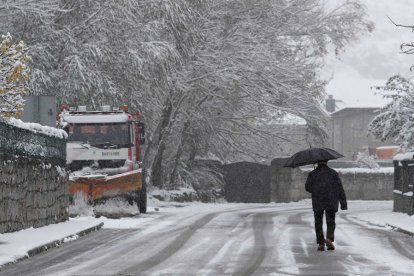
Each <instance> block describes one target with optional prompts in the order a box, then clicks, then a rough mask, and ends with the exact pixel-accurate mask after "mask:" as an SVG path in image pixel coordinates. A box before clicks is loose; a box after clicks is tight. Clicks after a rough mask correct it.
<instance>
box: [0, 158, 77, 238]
mask: <svg viewBox="0 0 414 276" xmlns="http://www.w3.org/2000/svg"><path fill="white" fill-rule="evenodd" d="M0 164H1V165H0V233H5V232H13V231H17V230H21V229H24V228H29V227H40V226H44V225H48V224H51V223H57V222H61V221H65V220H67V219H68V209H67V208H68V206H69V195H68V186H67V185H68V173H67V171H66V169H65V167H64V165H65V164H64V162H63V163H62V162H61V164H57V163H56V164H52V163H45V162H42V161H40V160H36V159H31V158H26V157H17V156H15V155H9V154H0Z"/></svg>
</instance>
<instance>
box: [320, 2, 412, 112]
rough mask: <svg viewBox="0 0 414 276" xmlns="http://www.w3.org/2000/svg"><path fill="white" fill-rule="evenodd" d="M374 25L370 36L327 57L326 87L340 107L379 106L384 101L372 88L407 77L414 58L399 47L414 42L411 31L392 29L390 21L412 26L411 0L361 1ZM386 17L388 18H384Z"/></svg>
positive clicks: (400, 28)
mask: <svg viewBox="0 0 414 276" xmlns="http://www.w3.org/2000/svg"><path fill="white" fill-rule="evenodd" d="M361 2H363V3H364V4H365V5H366V6H367V13H368V16H369V18H370V20H372V21H373V22H374V24H375V30H374V31H373V32H372V33H370V34H369V35H365V36H363V37H361V38H360V40H359V41H357V42H354V43H353V44H352V45H350V46H348V48H346V49H345V53H343V54H341V56H340V57H339V58H340V59H338V58H336V57H335V56H334V55H333V54H332V55H330V56H329V57H328V58H327V66H326V68H325V69H326V70H325V72H324V73H326V76H327V77H328V78H331V81H330V83H329V84H328V86H327V88H326V92H327V94H330V95H333V96H334V98H335V99H336V100H339V101H341V102H339V103H338V105H339V107H381V106H383V105H384V104H385V103H386V101H385V100H384V99H383V98H382V96H381V95H379V94H378V91H377V90H375V89H371V87H372V86H377V85H384V84H385V82H386V81H387V79H388V78H389V77H391V76H393V75H395V74H397V73H400V74H402V75H405V76H409V75H410V70H409V69H410V66H411V65H413V64H414V56H413V55H406V54H402V53H401V51H400V45H401V43H403V42H411V41H414V34H413V32H412V31H411V29H408V28H402V27H397V26H395V25H394V24H393V23H392V22H391V21H390V20H389V19H388V17H390V18H391V19H392V20H393V21H394V22H395V23H397V24H402V25H414V19H413V18H412V14H413V12H414V6H413V5H412V0H392V1H391V0H361ZM387 16H388V17H387Z"/></svg>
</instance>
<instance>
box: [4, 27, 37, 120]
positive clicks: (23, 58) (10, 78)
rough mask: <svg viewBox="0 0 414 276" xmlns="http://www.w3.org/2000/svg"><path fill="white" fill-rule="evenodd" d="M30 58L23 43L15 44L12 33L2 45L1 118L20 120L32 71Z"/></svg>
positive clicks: (8, 34) (7, 35)
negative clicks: (28, 64) (29, 63)
mask: <svg viewBox="0 0 414 276" xmlns="http://www.w3.org/2000/svg"><path fill="white" fill-rule="evenodd" d="M28 61H29V56H28V54H27V47H26V46H25V45H24V43H23V42H22V41H20V42H19V43H18V44H15V43H13V41H12V37H11V35H10V33H7V34H6V35H2V41H1V43H0V116H2V117H15V118H19V117H20V116H21V113H22V110H23V104H24V103H23V98H22V96H24V95H26V94H27V90H28V80H29V75H30V70H29V68H28V66H27V62H28Z"/></svg>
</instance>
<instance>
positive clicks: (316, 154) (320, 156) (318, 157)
mask: <svg viewBox="0 0 414 276" xmlns="http://www.w3.org/2000/svg"><path fill="white" fill-rule="evenodd" d="M341 157H344V156H343V155H342V154H340V153H338V152H336V151H334V150H333V149H329V148H309V149H306V150H302V151H299V152H297V153H295V154H294V155H292V157H290V158H289V159H288V160H287V161H286V164H285V165H284V167H290V168H296V167H299V166H304V165H310V164H315V163H317V162H318V161H328V160H332V159H337V158H341Z"/></svg>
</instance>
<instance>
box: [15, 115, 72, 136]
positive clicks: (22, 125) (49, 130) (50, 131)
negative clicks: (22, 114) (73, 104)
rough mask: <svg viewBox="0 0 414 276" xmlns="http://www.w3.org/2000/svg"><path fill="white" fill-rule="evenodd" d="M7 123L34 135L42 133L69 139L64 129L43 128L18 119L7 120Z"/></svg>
mask: <svg viewBox="0 0 414 276" xmlns="http://www.w3.org/2000/svg"><path fill="white" fill-rule="evenodd" d="M7 123H8V124H10V125H13V126H15V127H18V128H22V129H27V130H30V131H32V132H34V133H42V134H46V135H48V136H53V137H57V138H62V139H63V138H67V137H68V134H67V133H66V132H65V131H64V130H62V129H57V128H54V127H49V126H43V125H41V124H37V123H25V122H23V121H22V120H20V119H16V118H10V119H9V120H7Z"/></svg>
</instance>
